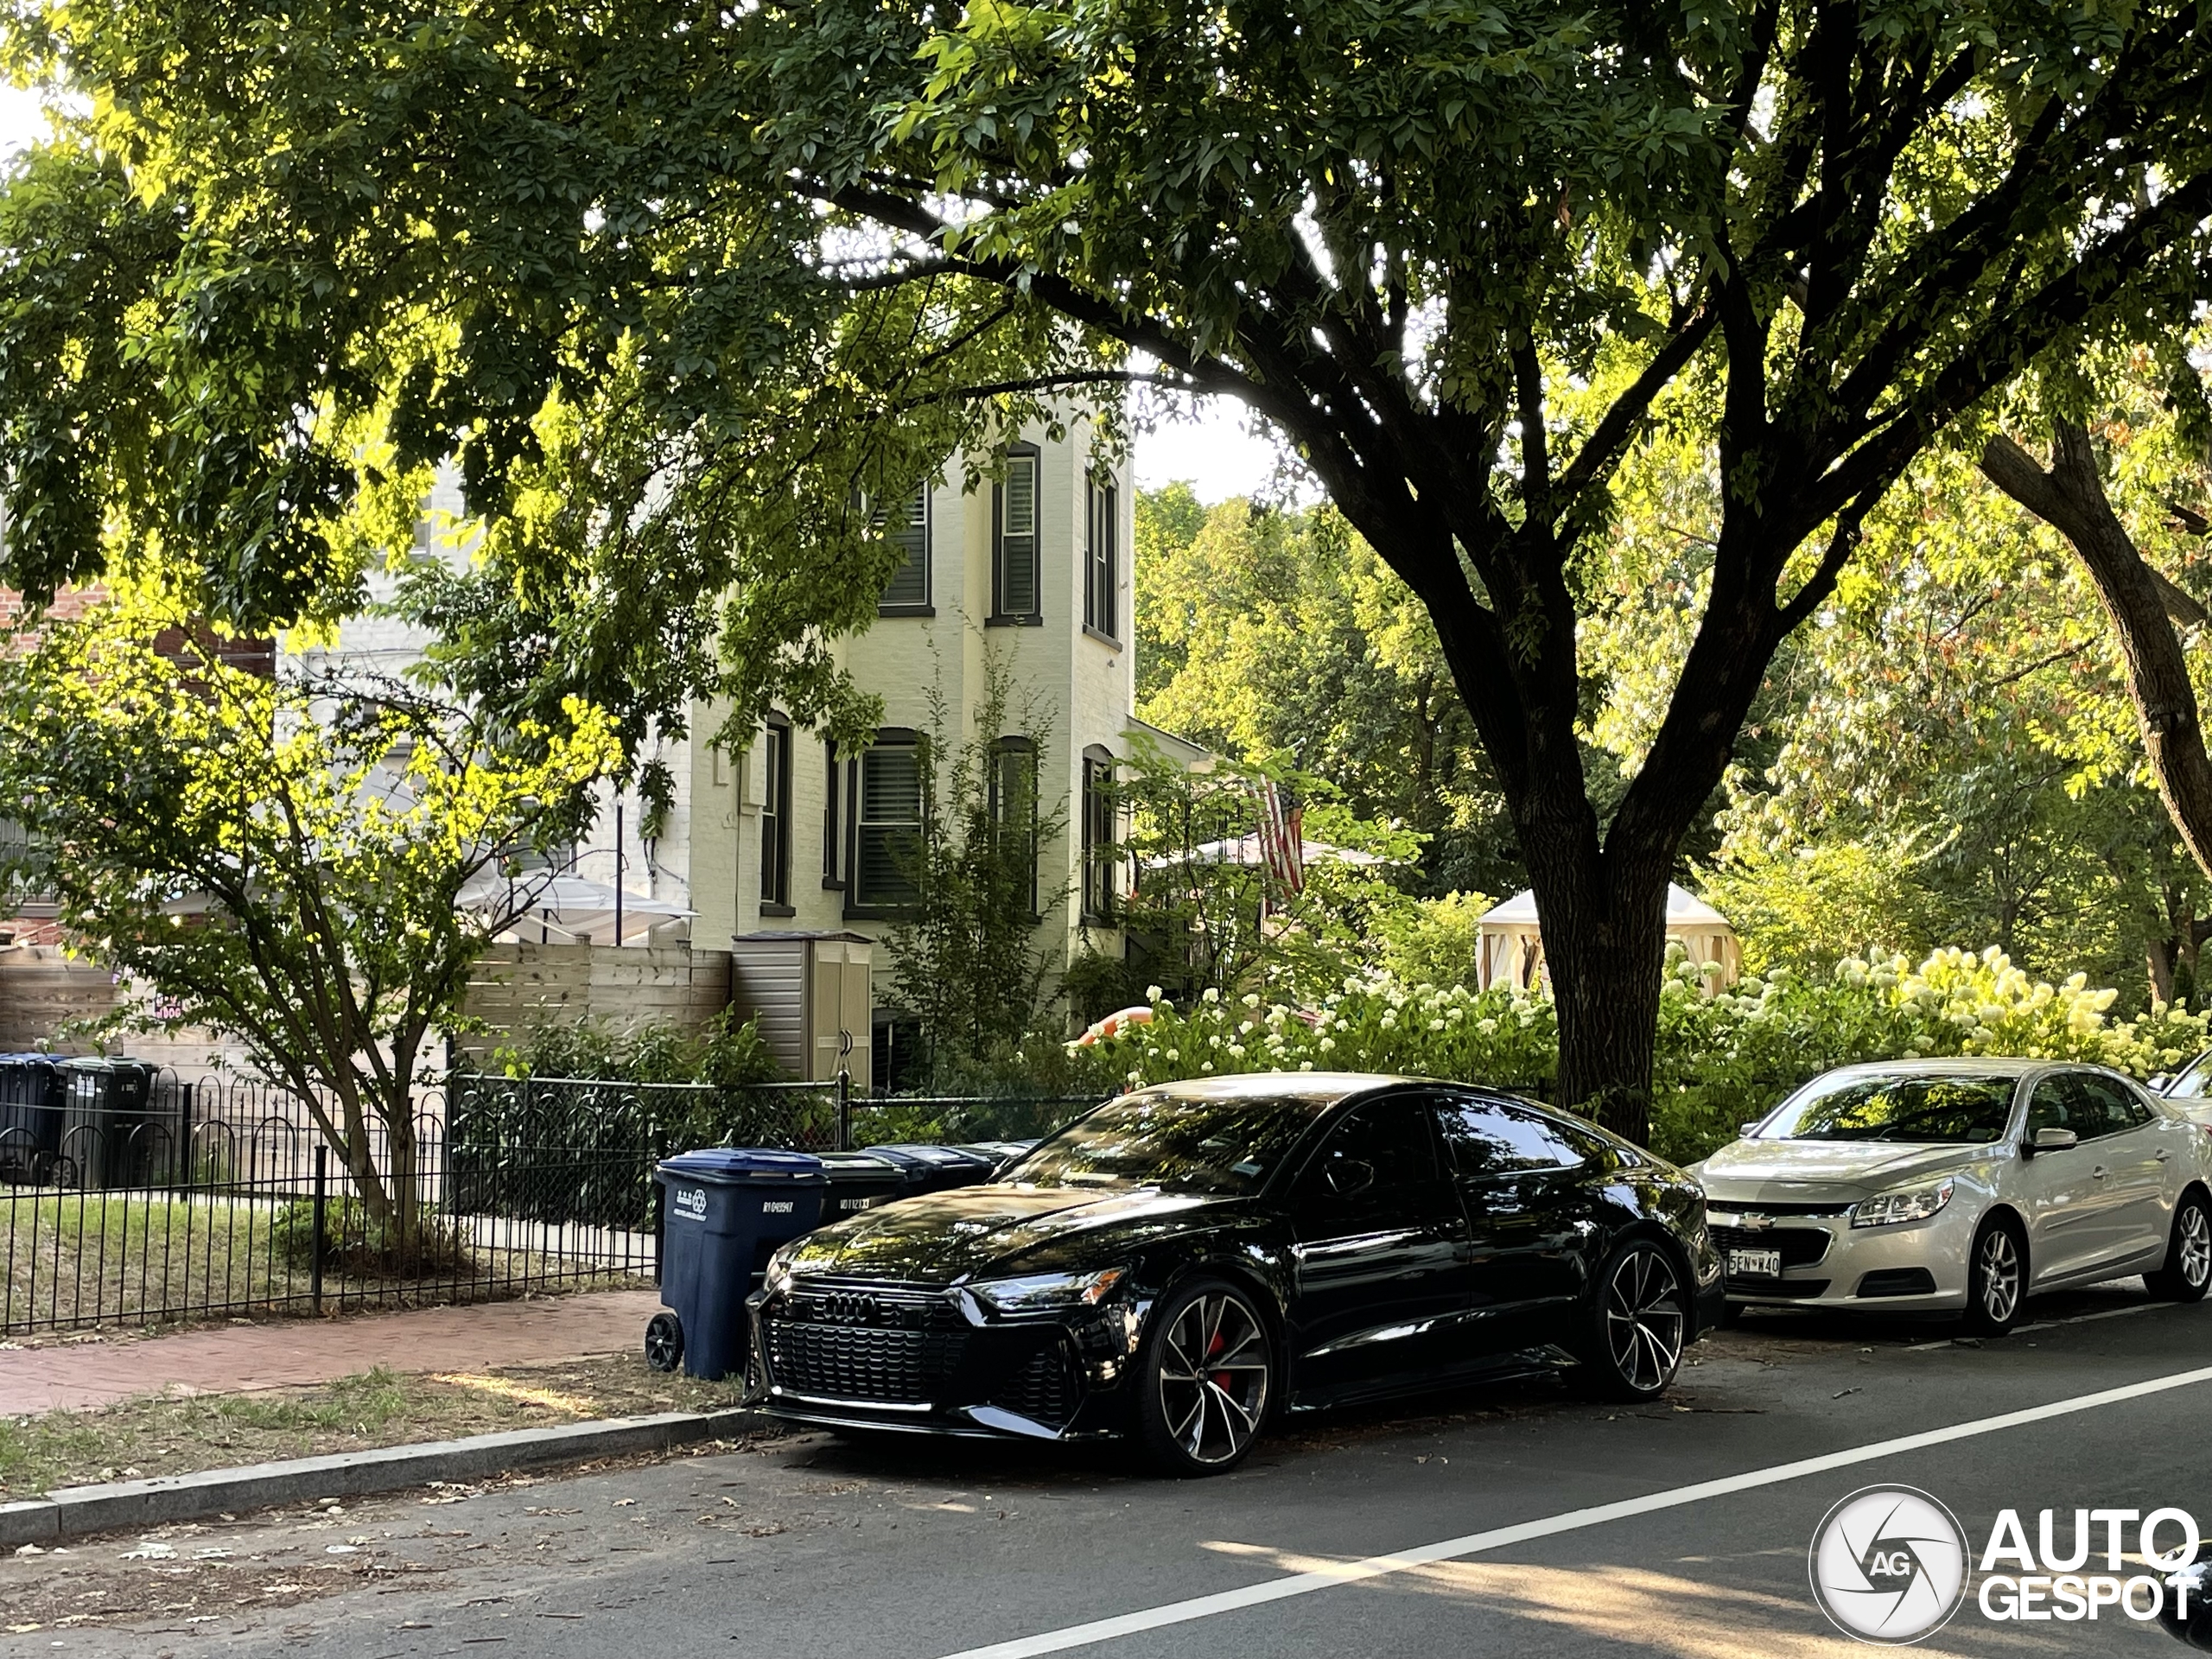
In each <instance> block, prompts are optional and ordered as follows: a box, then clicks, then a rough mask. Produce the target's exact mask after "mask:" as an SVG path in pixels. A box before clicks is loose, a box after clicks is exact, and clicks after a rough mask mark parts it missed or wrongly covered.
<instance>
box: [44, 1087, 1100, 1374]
mask: <svg viewBox="0 0 2212 1659" xmlns="http://www.w3.org/2000/svg"><path fill="white" fill-rule="evenodd" d="M1093 1103H1094V1102H1093V1101H1091V1100H1090V1099H1088V1098H1085V1099H1080V1100H1074V1099H1052V1100H995V1099H960V1100H950V1099H940V1100H917V1099H903V1098H902V1099H890V1100H881V1099H869V1098H861V1097H855V1096H849V1095H847V1094H846V1093H844V1091H842V1090H840V1089H839V1088H838V1087H837V1086H836V1085H835V1084H804V1085H769V1086H765V1087H757V1088H751V1089H744V1090H715V1089H710V1088H705V1087H702V1086H696V1085H690V1084H627V1083H613V1082H605V1081H594V1080H588V1079H569V1078H537V1077H533V1078H508V1077H482V1076H476V1075H473V1074H466V1073H463V1074H456V1075H455V1076H454V1077H453V1078H451V1079H450V1081H449V1084H448V1090H446V1091H437V1092H432V1093H427V1094H425V1095H424V1096H422V1097H421V1099H420V1101H419V1103H418V1104H419V1107H420V1109H419V1110H418V1112H417V1114H416V1118H415V1121H414V1123H413V1125H412V1128H411V1133H410V1134H409V1135H404V1136H399V1137H394V1136H392V1135H387V1134H385V1133H383V1132H382V1131H381V1130H380V1129H378V1128H371V1130H370V1131H369V1133H368V1135H366V1137H365V1142H364V1144H363V1145H362V1147H360V1148H359V1157H358V1160H357V1161H358V1167H353V1166H348V1164H347V1163H346V1161H345V1160H341V1158H340V1155H339V1154H337V1153H336V1152H334V1150H333V1149H332V1148H331V1147H329V1145H328V1144H327V1141H326V1138H325V1137H324V1135H323V1134H322V1133H321V1129H320V1128H319V1127H318V1126H317V1125H316V1123H315V1121H314V1118H313V1116H312V1115H311V1114H310V1113H309V1112H308V1109H307V1108H306V1106H305V1104H304V1103H302V1101H301V1100H300V1099H299V1097H298V1096H296V1095H294V1094H292V1093H291V1092H289V1091H288V1090H283V1089H282V1088H279V1087H277V1086H274V1085H271V1084H264V1083H259V1082H257V1081H254V1080H251V1079H244V1078H230V1077H216V1078H211V1079H205V1080H200V1081H194V1082H186V1081H183V1080H181V1079H179V1078H178V1077H175V1075H174V1074H172V1073H168V1072H166V1071H156V1072H149V1071H147V1070H146V1069H144V1068H133V1067H130V1066H128V1065H124V1066H118V1067H112V1068H103V1067H101V1066H99V1065H69V1066H67V1067H60V1068H55V1067H51V1066H41V1065H38V1064H32V1063H10V1062H7V1061H5V1060H0V1215H4V1217H5V1219H6V1223H7V1236H6V1238H5V1240H4V1241H0V1265H3V1266H4V1274H5V1276H4V1279H0V1332H7V1333H10V1334H13V1333H18V1332H31V1331H37V1330H46V1329H58V1328H67V1327H72V1326H84V1325H101V1324H157V1323H163V1322H168V1321H174V1320H181V1319H197V1318H207V1317H213V1316H222V1315H226V1314H227V1315H238V1314H253V1313H325V1312H332V1311H337V1310H341V1309H354V1308H365V1307H380V1306H381V1307H393V1306H421V1305H425V1304H429V1303H436V1302H470V1301H482V1300H497V1299H501V1298H505V1297H511V1296H515V1295H518V1294H524V1293H526V1292H534V1291H541V1290H556V1289H576V1288H584V1287H594V1286H610V1285H618V1284H622V1283H637V1284H644V1283H650V1282H651V1281H652V1280H653V1279H654V1277H655V1276H656V1274H657V1272H658V1255H659V1252H658V1224H659V1210H658V1205H659V1192H658V1187H657V1185H655V1183H654V1181H653V1179H652V1170H653V1166H654V1165H655V1163H657V1162H658V1160H660V1159H661V1158H662V1157H664V1156H665V1155H667V1154H669V1153H670V1152H672V1151H679V1150H683V1149H685V1148H687V1147H694V1146H699V1145H708V1144H721V1145H754V1146H777V1147H795V1148H799V1149H806V1150H826V1149H829V1148H831V1147H836V1146H840V1145H866V1144H879V1143H882V1142H886V1141H995V1140H1007V1139H1027V1138H1028V1137H1030V1136H1033V1135H1041V1134H1044V1133H1046V1132H1048V1131H1049V1130H1050V1129H1051V1128H1053V1127H1055V1126H1056V1125H1057V1124H1058V1123H1059V1122H1065V1120H1066V1119H1067V1118H1069V1117H1071V1116H1075V1115H1076V1114H1077V1112H1079V1111H1081V1110H1083V1109H1084V1108H1086V1107H1088V1106H1090V1105H1091V1104H1093Z"/></svg>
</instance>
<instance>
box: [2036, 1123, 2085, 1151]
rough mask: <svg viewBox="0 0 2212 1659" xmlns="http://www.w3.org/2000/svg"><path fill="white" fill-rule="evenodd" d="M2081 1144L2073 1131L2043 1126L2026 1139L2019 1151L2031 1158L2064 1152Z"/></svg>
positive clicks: (2080, 1140)
mask: <svg viewBox="0 0 2212 1659" xmlns="http://www.w3.org/2000/svg"><path fill="white" fill-rule="evenodd" d="M2081 1144H2082V1137H2081V1136H2080V1135H2076V1134H2075V1133H2074V1131H2073V1130H2071V1129H2061V1128H2053V1127H2052V1126H2051V1125H2050V1124H2045V1125H2044V1127H2043V1128H2039V1129H2037V1131H2036V1132H2035V1133H2034V1134H2033V1135H2030V1136H2029V1137H2028V1140H2027V1144H2026V1145H2025V1146H2024V1147H2022V1148H2021V1150H2022V1151H2023V1152H2024V1153H2026V1154H2028V1155H2029V1156H2030V1157H2031V1158H2032V1157H2034V1156H2035V1154H2037V1153H2039V1152H2064V1151H2066V1150H2067V1149H2068V1148H2069V1147H2077V1146H2079V1145H2081Z"/></svg>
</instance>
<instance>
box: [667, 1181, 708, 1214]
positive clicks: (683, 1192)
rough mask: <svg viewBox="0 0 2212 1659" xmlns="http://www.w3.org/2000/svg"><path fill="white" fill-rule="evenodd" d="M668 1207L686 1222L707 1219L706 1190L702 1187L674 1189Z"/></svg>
mask: <svg viewBox="0 0 2212 1659" xmlns="http://www.w3.org/2000/svg"><path fill="white" fill-rule="evenodd" d="M670 1207H671V1209H673V1210H674V1211H676V1213H677V1215H679V1216H681V1217H683V1219H684V1220H686V1221H704V1220H705V1219H706V1218H707V1189H706V1188H705V1187H703V1186H680V1187H678V1188H677V1189H676V1193H675V1196H674V1198H671V1200H670Z"/></svg>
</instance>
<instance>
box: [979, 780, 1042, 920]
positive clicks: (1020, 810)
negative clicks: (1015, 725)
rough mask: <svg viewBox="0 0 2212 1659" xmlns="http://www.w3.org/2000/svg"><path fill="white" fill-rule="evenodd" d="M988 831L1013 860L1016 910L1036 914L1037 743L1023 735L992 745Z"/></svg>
mask: <svg viewBox="0 0 2212 1659" xmlns="http://www.w3.org/2000/svg"><path fill="white" fill-rule="evenodd" d="M990 785H991V786H990V808H991V832H992V833H993V834H994V835H995V836H999V837H1000V848H1001V851H1002V852H1003V853H1004V854H1005V855H1007V857H1008V858H1009V859H1010V860H1011V861H1012V864H1013V869H1012V876H1013V879H1012V880H1011V881H1010V882H1009V884H1008V885H1009V887H1011V888H1012V891H1011V892H1010V893H1009V894H1008V898H1009V899H1011V901H1012V904H1013V906H1014V910H1015V911H1016V912H1017V913H1019V914H1021V915H1027V916H1034V915H1035V914H1036V913H1037V746H1036V744H1035V743H1033V741H1030V740H1029V739H1028V738H1026V737H1002V738H1001V739H999V741H997V742H996V743H995V744H994V745H993V746H992V750H991V779H990Z"/></svg>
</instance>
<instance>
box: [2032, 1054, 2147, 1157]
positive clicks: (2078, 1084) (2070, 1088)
mask: <svg viewBox="0 0 2212 1659" xmlns="http://www.w3.org/2000/svg"><path fill="white" fill-rule="evenodd" d="M2095 1081H2097V1079H2095V1078H2094V1077H2084V1076H2082V1073H2080V1072H2078V1071H2061V1072H2059V1073H2058V1074H2057V1075H2056V1076H2055V1077H2045V1078H2044V1080H2043V1081H2042V1082H2040V1083H2038V1084H2036V1091H2035V1093H2034V1094H2033V1095H2032V1096H2030V1097H2029V1100H2028V1122H2027V1128H2026V1133H2027V1134H2029V1135H2033V1134H2034V1133H2035V1132H2036V1131H2037V1129H2071V1130H2073V1131H2074V1133H2075V1135H2078V1136H2080V1137H2081V1138H2082V1140H2084V1141H2094V1140H2095V1139H2096V1138H2097V1137H2098V1136H2099V1135H2111V1134H2112V1133H2113V1132H2114V1131H2115V1130H2118V1129H2124V1128H2133V1124H2131V1123H2128V1122H2126V1121H2124V1120H2122V1119H2120V1118H2119V1117H2117V1116H2115V1114H2114V1112H2113V1108H2112V1103H2110V1102H2109V1101H2107V1099H2106V1098H2105V1096H2104V1095H2103V1093H2102V1091H2101V1090H2099V1091H2092V1090H2090V1089H2088V1087H2087V1086H2086V1085H2088V1084H2092V1083H2094V1082H2095Z"/></svg>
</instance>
